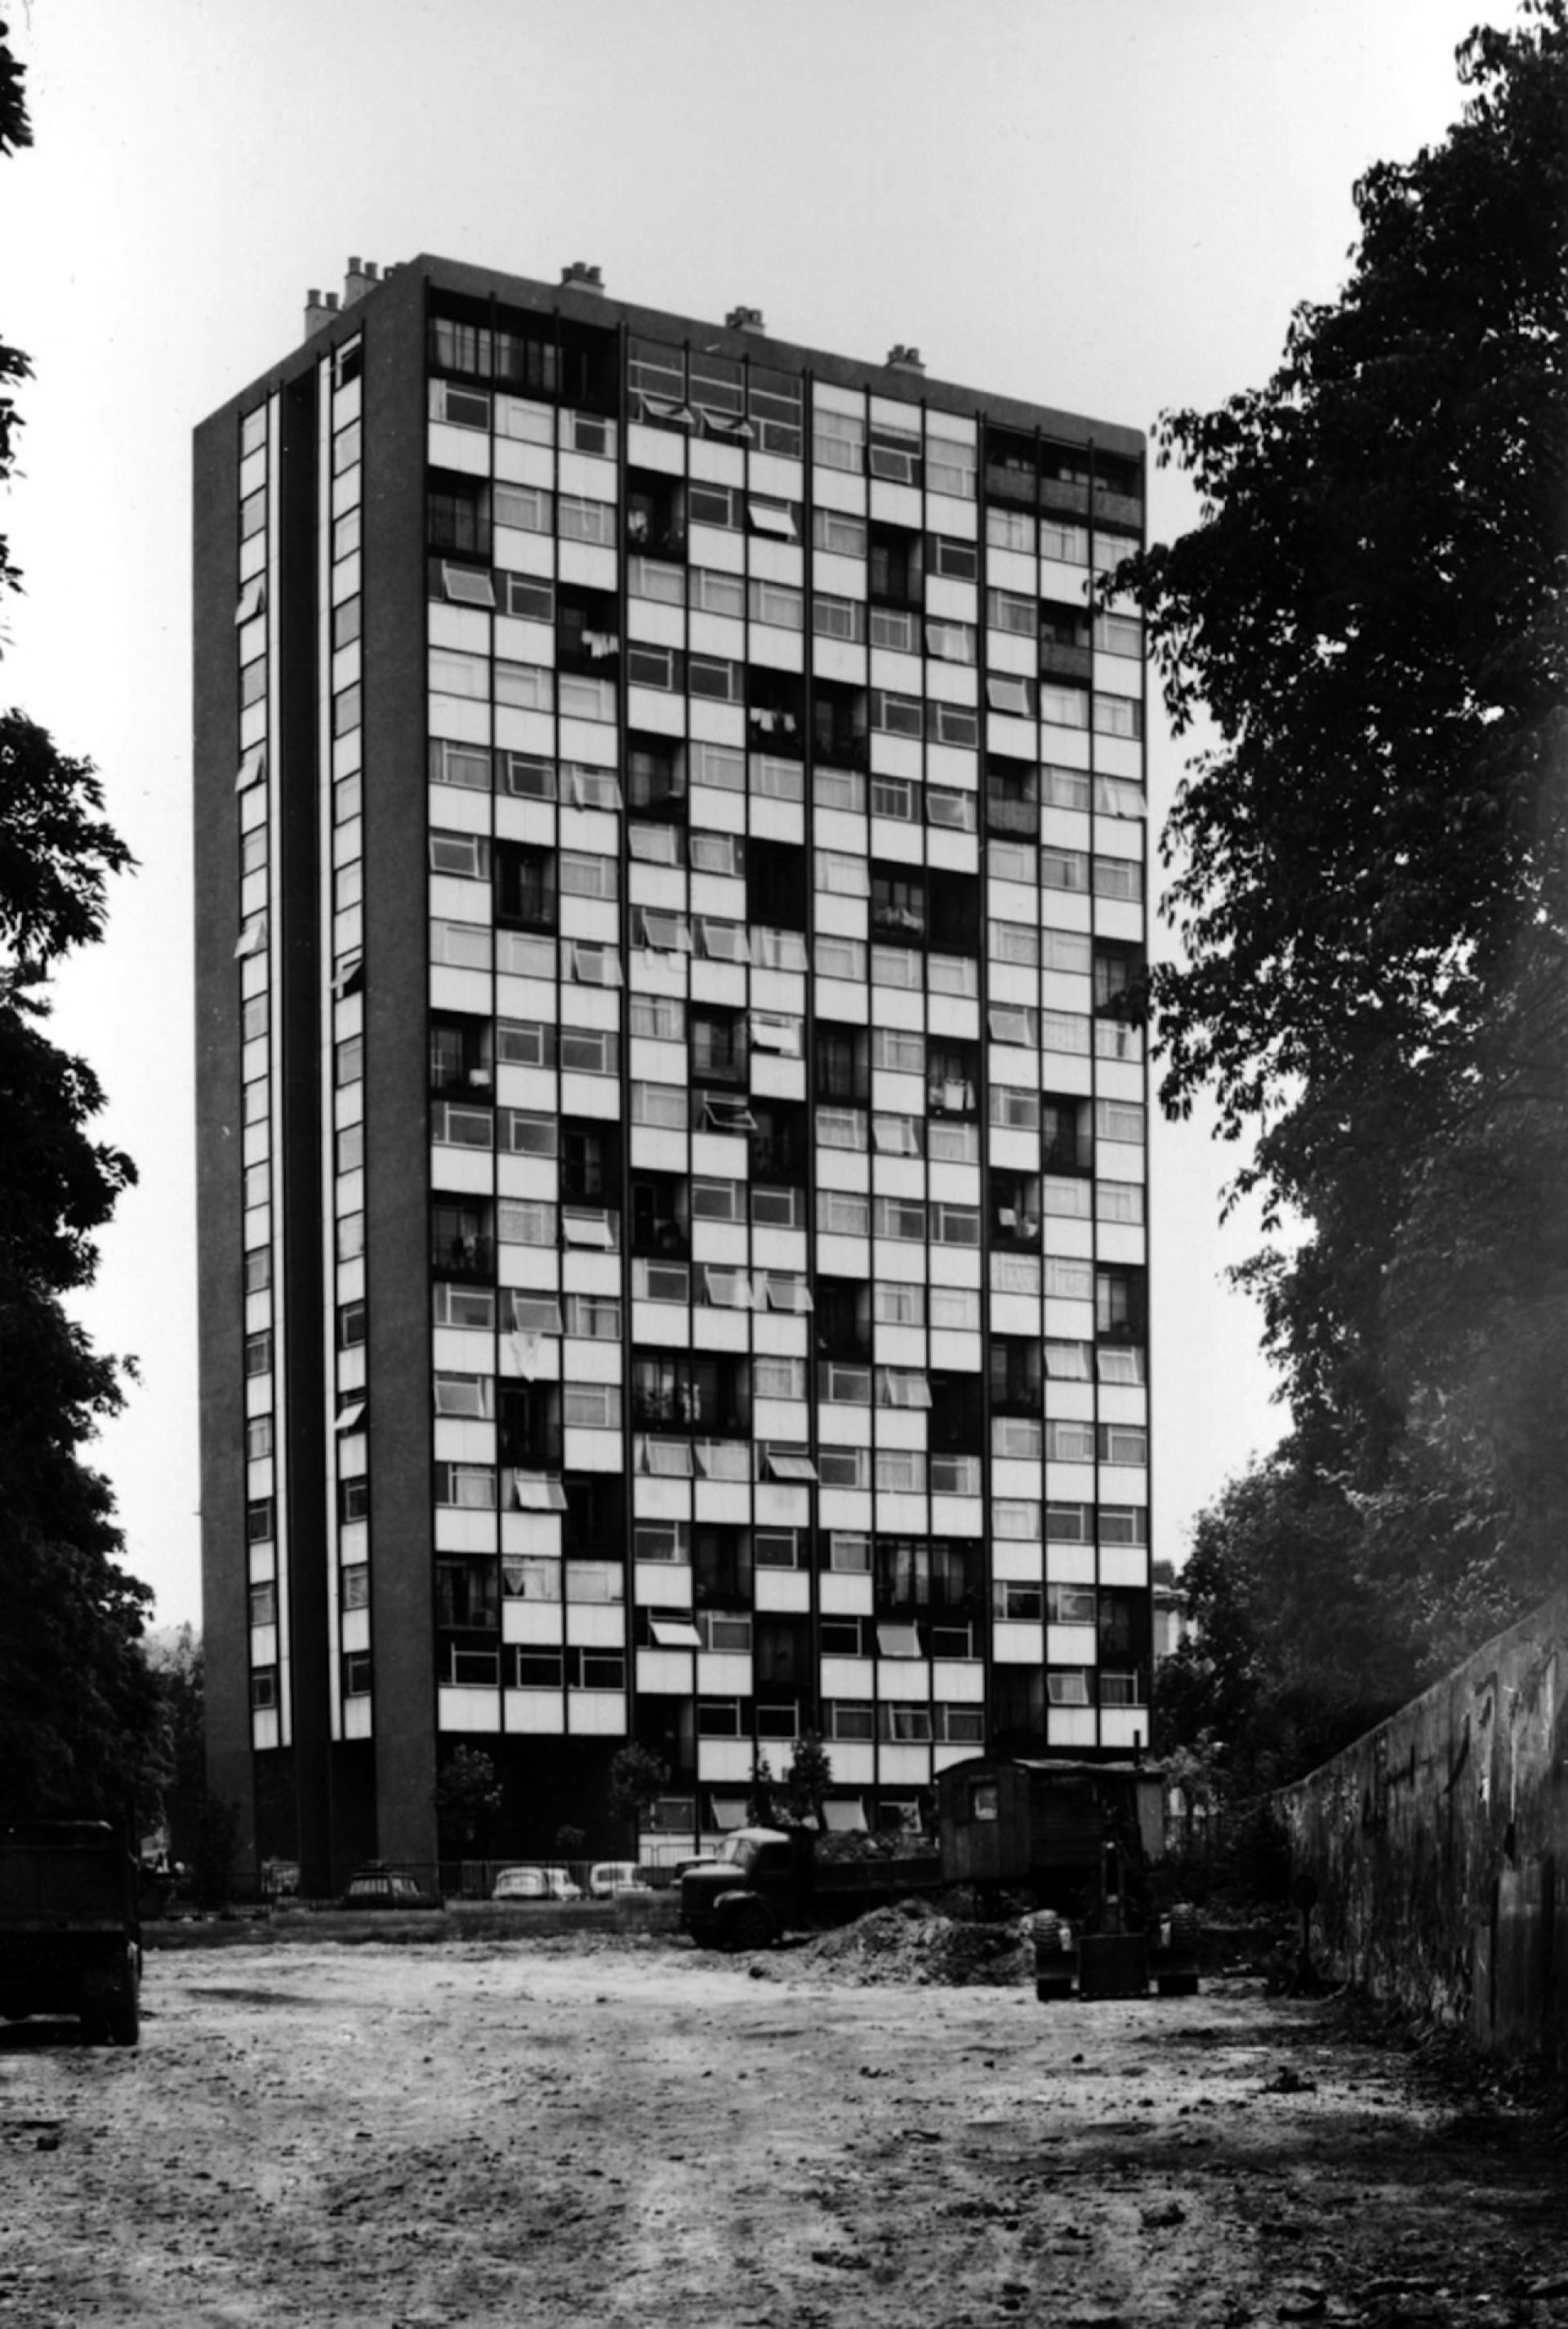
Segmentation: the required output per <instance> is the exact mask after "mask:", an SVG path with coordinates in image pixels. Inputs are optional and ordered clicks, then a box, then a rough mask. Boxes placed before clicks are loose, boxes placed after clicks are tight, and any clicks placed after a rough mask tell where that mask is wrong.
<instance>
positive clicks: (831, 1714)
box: [822, 1698, 876, 1742]
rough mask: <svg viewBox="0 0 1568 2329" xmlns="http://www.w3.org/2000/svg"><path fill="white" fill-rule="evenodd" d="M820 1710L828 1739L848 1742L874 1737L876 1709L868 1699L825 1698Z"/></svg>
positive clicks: (872, 1738)
mask: <svg viewBox="0 0 1568 2329" xmlns="http://www.w3.org/2000/svg"><path fill="white" fill-rule="evenodd" d="M822 1711H823V1717H824V1720H825V1721H826V1724H827V1736H828V1738H829V1739H832V1740H845V1742H848V1741H850V1740H874V1738H875V1737H876V1709H875V1707H874V1705H873V1704H872V1702H871V1701H870V1700H869V1699H853V1698H833V1699H827V1700H826V1701H825V1702H824V1704H823V1710H822Z"/></svg>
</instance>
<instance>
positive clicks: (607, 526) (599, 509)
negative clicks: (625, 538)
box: [556, 494, 615, 549]
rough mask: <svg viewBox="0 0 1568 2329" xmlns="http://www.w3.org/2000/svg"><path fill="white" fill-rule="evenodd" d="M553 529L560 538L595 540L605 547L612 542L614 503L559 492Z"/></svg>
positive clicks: (613, 540) (613, 536)
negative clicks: (554, 527)
mask: <svg viewBox="0 0 1568 2329" xmlns="http://www.w3.org/2000/svg"><path fill="white" fill-rule="evenodd" d="M556 532H557V533H559V534H560V536H561V539H562V542H600V543H602V544H603V545H604V546H605V547H606V548H607V549H609V548H613V547H614V544H615V504H614V503H613V502H597V501H589V500H588V499H586V497H585V496H584V495H581V494H562V495H560V497H559V501H558V504H557V511H556Z"/></svg>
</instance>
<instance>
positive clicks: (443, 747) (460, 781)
mask: <svg viewBox="0 0 1568 2329" xmlns="http://www.w3.org/2000/svg"><path fill="white" fill-rule="evenodd" d="M430 782H431V783H432V784H433V785H460V786H463V787H466V788H467V789H468V791H469V792H478V793H487V792H488V791H489V789H490V755H489V753H488V752H487V751H486V750H485V748H484V746H483V745H482V744H454V743H451V742H449V740H447V739H445V738H443V737H439V736H432V737H431V739H430Z"/></svg>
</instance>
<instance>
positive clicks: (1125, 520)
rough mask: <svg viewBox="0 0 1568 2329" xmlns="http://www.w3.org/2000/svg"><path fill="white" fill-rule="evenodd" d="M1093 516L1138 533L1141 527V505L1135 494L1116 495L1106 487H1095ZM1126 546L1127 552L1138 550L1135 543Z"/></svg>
mask: <svg viewBox="0 0 1568 2329" xmlns="http://www.w3.org/2000/svg"><path fill="white" fill-rule="evenodd" d="M1094 514H1095V516H1096V517H1097V518H1105V519H1108V520H1109V521H1110V523H1113V524H1120V525H1127V526H1131V527H1132V528H1133V529H1134V530H1135V531H1139V530H1141V528H1142V525H1143V503H1142V501H1141V500H1140V499H1139V497H1138V495H1136V494H1116V493H1112V492H1111V491H1110V487H1109V486H1095V488H1094ZM1127 546H1128V549H1129V551H1131V550H1136V549H1137V548H1138V544H1137V543H1136V542H1129V543H1128V545H1127Z"/></svg>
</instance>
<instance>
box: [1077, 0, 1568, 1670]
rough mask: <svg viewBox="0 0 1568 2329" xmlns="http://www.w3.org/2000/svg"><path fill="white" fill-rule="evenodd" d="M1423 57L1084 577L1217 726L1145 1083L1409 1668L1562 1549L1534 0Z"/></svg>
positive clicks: (1188, 705) (1552, 97)
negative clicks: (1338, 287)
mask: <svg viewBox="0 0 1568 2329" xmlns="http://www.w3.org/2000/svg"><path fill="white" fill-rule="evenodd" d="M1459 72H1460V77H1461V80H1462V81H1463V82H1464V83H1465V85H1466V86H1467V88H1468V90H1469V101H1468V103H1467V104H1466V107H1465V108H1464V113H1463V118H1461V120H1460V121H1459V123H1458V124H1457V125H1456V126H1455V127H1454V128H1453V129H1452V130H1451V131H1450V134H1449V136H1448V137H1447V138H1446V139H1444V141H1443V142H1442V143H1441V144H1440V145H1439V146H1434V147H1431V148H1428V149H1425V150H1423V151H1422V153H1421V154H1420V155H1418V156H1417V157H1416V158H1415V160H1414V161H1413V162H1411V163H1408V164H1394V163H1384V164H1380V165H1377V166H1376V167H1374V169H1372V170H1371V171H1370V172H1369V173H1368V174H1367V175H1366V177H1365V179H1364V180H1363V181H1362V182H1361V184H1360V185H1359V186H1358V187H1357V189H1356V203H1357V210H1358V214H1359V219H1360V228H1361V236H1360V242H1359V245H1358V247H1357V249H1356V250H1355V251H1354V252H1353V254H1352V258H1353V271H1352V274H1351V278H1350V280H1349V282H1348V283H1347V285H1346V288H1345V290H1344V291H1343V292H1342V294H1341V295H1340V297H1339V298H1338V299H1337V301H1336V302H1335V303H1334V304H1332V305H1324V306H1301V307H1299V308H1298V309H1297V311H1296V313H1295V316H1294V317H1293V319H1292V322H1291V325H1290V329H1289V336H1288V339H1287V344H1286V348H1285V354H1284V359H1283V362H1282V363H1281V364H1280V369H1279V370H1278V371H1277V372H1276V373H1275V374H1274V376H1273V378H1272V379H1271V380H1270V382H1268V383H1267V385H1266V386H1265V387H1263V388H1262V389H1260V390H1253V391H1246V392H1244V393H1242V394H1240V395H1237V396H1234V397H1233V398H1232V399H1231V400H1230V401H1228V402H1227V403H1225V404H1224V405H1223V406H1222V407H1221V408H1220V409H1219V410H1217V411H1214V412H1211V413H1197V412H1191V411H1186V412H1176V413H1174V414H1169V415H1167V416H1166V417H1165V418H1164V419H1163V420H1162V422H1161V424H1160V431H1159V438H1160V453H1161V457H1162V459H1164V460H1167V461H1168V460H1173V459H1174V460H1176V461H1177V462H1179V463H1180V464H1181V465H1182V466H1183V467H1185V468H1186V469H1187V470H1188V471H1189V472H1190V473H1191V475H1192V476H1193V477H1194V479H1195V482H1196V485H1197V486H1198V489H1199V491H1200V494H1201V495H1202V510H1201V519H1200V523H1198V524H1197V525H1196V526H1195V528H1194V529H1193V530H1192V531H1191V532H1189V533H1186V534H1185V535H1184V536H1182V537H1181V538H1180V539H1179V540H1177V541H1176V542H1171V543H1168V544H1162V545H1159V546H1157V547H1155V548H1153V549H1151V550H1150V551H1148V552H1147V553H1146V554H1145V555H1143V556H1142V557H1140V558H1138V559H1135V560H1133V561H1129V562H1128V563H1126V564H1124V565H1123V567H1122V568H1121V569H1120V570H1119V573H1118V576H1117V578H1116V580H1117V583H1118V585H1119V587H1120V588H1122V589H1130V590H1131V591H1132V592H1133V594H1134V595H1135V597H1136V598H1137V599H1138V602H1139V604H1140V605H1141V608H1142V609H1143V612H1144V614H1145V617H1146V618H1147V624H1148V636H1149V640H1150V644H1151V647H1152V650H1153V653H1154V655H1155V657H1156V660H1157V665H1158V667H1159V671H1160V674H1161V677H1162V679H1163V683H1164V689H1165V696H1166V702H1167V709H1168V711H1169V712H1170V715H1171V717H1172V720H1173V722H1174V724H1175V726H1176V730H1177V731H1178V732H1185V731H1187V730H1189V728H1190V726H1191V723H1192V721H1193V720H1194V719H1195V716H1196V714H1197V712H1198V711H1199V709H1200V707H1202V708H1203V709H1204V710H1205V711H1206V712H1207V714H1208V716H1209V718H1210V719H1211V720H1212V721H1213V723H1214V729H1215V731H1217V735H1218V739H1219V740H1218V742H1217V744H1216V745H1214V747H1213V748H1212V749H1210V750H1206V751H1204V752H1203V753H1202V754H1200V755H1199V756H1198V757H1197V758H1196V759H1195V761H1194V763H1193V764H1192V766H1191V768H1190V769H1189V772H1188V774H1187V776H1186V778H1185V781H1184V783H1183V784H1182V786H1181V787H1180V789H1179V791H1178V794H1177V797H1176V806H1175V808H1174V810H1173V813H1172V816H1171V818H1170V821H1169V824H1168V825H1167V830H1166V833H1165V835H1164V839H1163V844H1162V846H1163V851H1164V854H1165V858H1166V862H1167V863H1168V864H1170V865H1171V866H1172V867H1173V869H1174V881H1173V883H1172V886H1171V890H1170V891H1169V896H1168V900H1167V910H1169V911H1170V913H1171V914H1172V916H1173V919H1175V920H1176V924H1177V926H1178V928H1179V931H1180V935H1181V938H1182V940H1183V943H1184V947H1185V956H1186V959H1185V962H1182V963H1177V964H1172V965H1168V966H1160V967H1158V968H1157V969H1156V970H1155V971H1154V972H1153V974H1152V976H1151V980H1150V992H1149V997H1148V1001H1149V1005H1150V1007H1151V1009H1152V1011H1153V1013H1154V1014H1155V1016H1156V1019H1157V1027H1158V1039H1159V1049H1160V1054H1161V1056H1162V1058H1163V1060H1164V1062H1165V1070H1164V1080H1163V1085H1162V1095H1161V1096H1162V1098H1163V1100H1164V1103H1165V1106H1166V1108H1167V1112H1169V1113H1171V1114H1173V1115H1176V1116H1181V1115H1185V1114H1186V1113H1187V1112H1188V1111H1189V1110H1190V1108H1191V1107H1192V1104H1193V1101H1194V1098H1195V1096H1196V1094H1197V1093H1198V1091H1199V1090H1200V1089H1203V1088H1204V1087H1207V1088H1210V1089H1213V1091H1214V1094H1215V1096H1216V1098H1217V1100H1218V1104H1219V1110H1220V1125H1221V1129H1222V1131H1223V1135H1224V1136H1225V1137H1227V1138H1229V1139H1240V1138H1241V1137H1242V1135H1243V1134H1245V1133H1250V1132H1254V1131H1255V1133H1256V1145H1255V1148H1254V1149H1253V1152H1252V1157H1251V1159H1250V1161H1249V1162H1247V1163H1246V1164H1245V1165H1243V1166H1242V1170H1241V1172H1240V1174H1239V1175H1238V1178H1237V1187H1238V1189H1241V1190H1245V1189H1248V1188H1254V1189H1257V1190H1259V1191H1261V1193H1262V1195H1263V1197H1264V1200H1265V1210H1266V1218H1267V1220H1268V1221H1269V1224H1270V1229H1272V1228H1273V1227H1275V1226H1277V1224H1278V1223H1279V1221H1280V1219H1281V1218H1282V1217H1283V1216H1284V1215H1285V1213H1286V1212H1290V1211H1293V1212H1295V1213H1297V1214H1299V1216H1301V1217H1303V1218H1304V1219H1305V1220H1306V1221H1307V1222H1308V1224H1309V1226H1310V1235H1309V1237H1308V1239H1307V1240H1306V1242H1305V1243H1304V1244H1302V1245H1301V1246H1300V1247H1299V1248H1298V1249H1296V1250H1294V1251H1293V1252H1291V1253H1289V1254H1288V1255H1287V1254H1282V1253H1280V1252H1277V1251H1273V1252H1269V1253H1265V1254H1264V1255H1262V1256H1261V1257H1259V1259H1257V1260H1256V1261H1255V1262H1253V1263H1252V1264H1251V1265H1249V1267H1248V1268H1247V1269H1246V1271H1244V1272H1243V1276H1244V1277H1245V1278H1246V1279H1247V1280H1248V1282H1249V1283H1251V1284H1252V1287H1254V1288H1255V1290H1256V1291H1257V1292H1258V1293H1259V1294H1260V1296H1261V1300H1262V1304H1263V1320H1264V1333H1265V1340H1266V1344H1267V1345H1268V1347H1269V1349H1270V1352H1271V1353H1272V1354H1273V1355H1274V1356H1275V1358H1276V1359H1277V1360H1278V1361H1279V1362H1280V1363H1281V1365H1282V1367H1283V1370H1284V1376H1285V1383H1286V1387H1287V1389H1288V1391H1289V1397H1290V1400H1291V1404H1292V1407H1293V1410H1294V1413H1295V1419H1296V1424H1297V1430H1298V1436H1299V1442H1300V1445H1301V1446H1303V1447H1308V1448H1309V1450H1310V1457H1311V1466H1312V1473H1313V1476H1314V1477H1317V1476H1322V1475H1326V1474H1331V1475H1334V1476H1337V1478H1338V1479H1339V1480H1340V1482H1341V1483H1342V1485H1343V1487H1344V1490H1345V1492H1346V1495H1349V1496H1351V1497H1352V1498H1353V1499H1355V1500H1356V1501H1355V1511H1356V1512H1357V1513H1358V1514H1359V1520H1360V1526H1361V1529H1362V1547H1363V1550H1362V1553H1361V1556H1360V1570H1361V1573H1362V1574H1363V1575H1364V1577H1365V1579H1366V1580H1367V1582H1368V1584H1369V1586H1371V1587H1374V1588H1376V1587H1378V1586H1379V1585H1380V1584H1381V1586H1382V1587H1383V1588H1384V1589H1385V1590H1384V1591H1383V1593H1382V1595H1381V1598H1379V1597H1378V1595H1377V1593H1376V1592H1375V1591H1374V1603H1375V1604H1376V1607H1377V1611H1378V1617H1379V1622H1380V1623H1381V1624H1383V1626H1384V1629H1385V1631H1386V1633H1387V1636H1388V1639H1389V1641H1390V1643H1391V1644H1392V1645H1393V1646H1394V1647H1395V1649H1397V1650H1402V1651H1403V1649H1404V1648H1411V1649H1413V1650H1414V1651H1415V1652H1417V1653H1418V1658H1419V1667H1420V1670H1421V1671H1423V1672H1431V1670H1432V1669H1433V1667H1434V1666H1435V1665H1436V1664H1438V1663H1439V1662H1440V1659H1441V1658H1442V1657H1444V1656H1446V1655H1449V1654H1450V1652H1451V1650H1452V1649H1453V1648H1454V1646H1455V1645H1456V1644H1459V1643H1460V1642H1462V1641H1463V1639H1464V1638H1465V1636H1467V1635H1473V1633H1474V1632H1475V1630H1476V1629H1477V1628H1479V1629H1480V1630H1481V1631H1483V1632H1484V1630H1485V1629H1486V1628H1487V1627H1489V1626H1492V1625H1495V1624H1497V1623H1498V1622H1500V1621H1501V1620H1503V1619H1504V1618H1506V1617H1508V1616H1510V1615H1512V1614H1514V1613H1515V1612H1516V1610H1517V1609H1518V1608H1520V1607H1522V1606H1524V1605H1525V1604H1526V1603H1527V1602H1528V1600H1529V1599H1530V1598H1533V1597H1534V1596H1535V1594H1536V1592H1537V1591H1538V1590H1539V1589H1541V1588H1542V1586H1543V1584H1544V1581H1545V1579H1546V1578H1547V1576H1548V1575H1549V1573H1550V1565H1551V1563H1552V1562H1554V1561H1555V1558H1556V1552H1555V1547H1556V1544H1557V1543H1558V1542H1561V1537H1562V1532H1563V1528H1564V1526H1568V1461H1565V1459H1564V1457H1563V1450H1562V1445H1561V1441H1562V1435H1561V1427H1560V1420H1558V1419H1560V1417H1561V1413H1562V1411H1563V1394H1564V1392H1565V1391H1568V1229H1565V1224H1564V1218H1563V1207H1562V1203H1561V1198H1560V1193H1559V1187H1558V1179H1559V1176H1558V1175H1556V1174H1554V1173H1553V1172H1552V1170H1551V1164H1552V1160H1553V1158H1554V1156H1560V1155H1561V1153H1562V1149H1563V1140H1564V1136H1565V1135H1568V1007H1565V1004H1564V997H1565V995H1568V983H1565V982H1568V792H1565V789H1564V787H1563V780H1562V779H1563V766H1564V757H1565V753H1564V748H1565V744H1568V712H1565V710H1564V704H1565V697H1568V685H1565V683H1568V636H1565V627H1564V619H1563V618H1564V610H1565V608H1568V495H1565V493H1564V485H1565V480H1568V459H1565V455H1568V393H1565V390H1568V382H1565V378H1564V363H1563V280H1564V267H1565V260H1568V14H1565V0H1525V5H1524V9H1523V14H1522V18H1521V23H1520V25H1519V28H1518V29H1517V30H1516V31H1513V32H1510V33H1497V32H1491V31H1483V32H1478V33H1475V34H1473V35H1472V36H1471V38H1470V39H1469V41H1468V42H1466V43H1465V44H1464V46H1463V47H1462V48H1461V50H1460V51H1459ZM1456 1291H1457V1292H1458V1293H1459V1296H1460V1297H1461V1298H1460V1299H1459V1300H1457V1301H1456V1299H1455V1295H1456Z"/></svg>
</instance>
